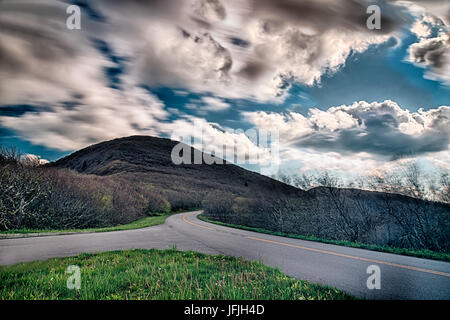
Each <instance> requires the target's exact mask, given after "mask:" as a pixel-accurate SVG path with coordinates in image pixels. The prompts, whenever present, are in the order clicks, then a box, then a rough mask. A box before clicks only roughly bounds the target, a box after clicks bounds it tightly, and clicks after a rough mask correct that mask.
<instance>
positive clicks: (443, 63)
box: [408, 4, 450, 85]
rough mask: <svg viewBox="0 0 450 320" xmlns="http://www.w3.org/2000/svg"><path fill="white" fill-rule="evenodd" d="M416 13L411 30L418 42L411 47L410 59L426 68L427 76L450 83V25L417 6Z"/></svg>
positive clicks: (449, 8)
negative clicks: (415, 19)
mask: <svg viewBox="0 0 450 320" xmlns="http://www.w3.org/2000/svg"><path fill="white" fill-rule="evenodd" d="M447 6H448V4H447ZM448 10H450V7H449V6H448ZM415 13H416V15H417V16H418V18H417V21H416V23H415V24H414V25H413V27H412V29H411V31H412V32H413V33H414V34H415V35H416V36H417V38H418V42H416V43H414V44H412V45H411V46H410V47H409V57H408V60H409V61H410V62H412V63H414V64H415V65H417V66H420V67H423V68H426V69H427V71H426V73H425V77H426V78H428V79H432V80H437V81H442V82H443V83H444V84H446V85H450V29H449V26H448V25H446V24H445V23H444V22H443V21H442V20H441V19H439V18H437V17H435V16H432V15H430V14H426V13H424V12H423V11H422V10H420V9H417V8H416V10H415Z"/></svg>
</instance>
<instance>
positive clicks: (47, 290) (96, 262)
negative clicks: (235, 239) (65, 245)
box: [0, 250, 353, 300]
mask: <svg viewBox="0 0 450 320" xmlns="http://www.w3.org/2000/svg"><path fill="white" fill-rule="evenodd" d="M70 265H76V266H78V267H80V271H81V286H80V289H79V290H77V289H72V290H71V289H68V288H67V280H68V277H69V275H67V274H66V273H65V271H66V269H67V267H68V266H70ZM0 283H1V284H2V286H1V287H0V299H2V300H6V299H15V300H22V299H27V300H28V299H33V300H34V299H84V300H86V299H101V300H118V299H127V300H129V299H152V300H159V299H164V300H166V299H220V300H222V299H224V300H230V299H242V300H251V299H271V300H298V299H300V300H304V299H305V300H334V299H353V298H352V297H351V296H350V295H348V294H346V293H344V292H342V291H340V290H337V289H334V288H330V287H326V286H321V285H317V284H312V283H310V282H308V281H300V280H296V279H294V278H291V277H288V276H286V275H284V274H283V273H282V272H280V271H279V270H277V269H274V268H270V267H267V266H265V265H263V264H261V263H259V262H254V261H246V260H243V259H241V258H232V257H228V256H210V255H204V254H200V253H194V252H179V251H176V250H163V251H159V250H131V251H112V252H104V253H98V254H81V255H78V256H75V257H69V258H57V259H51V260H47V261H36V262H30V263H21V264H18V265H14V266H7V267H0Z"/></svg>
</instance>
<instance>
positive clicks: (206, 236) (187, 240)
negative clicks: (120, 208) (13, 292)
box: [0, 212, 450, 299]
mask: <svg viewBox="0 0 450 320" xmlns="http://www.w3.org/2000/svg"><path fill="white" fill-rule="evenodd" d="M197 214H199V212H189V213H182V214H177V215H174V216H171V217H169V218H168V219H167V221H166V223H165V224H164V225H159V226H154V227H149V228H144V229H136V230H127V231H115V232H104V233H85V234H72V235H57V236H44V237H29V238H18V239H1V240H0V265H8V264H15V263H18V262H24V261H33V260H44V259H48V258H52V257H62V256H71V255H76V254H79V253H82V252H100V251H109V250H119V249H135V248H144V249H150V248H158V249H166V248H172V247H173V246H176V248H177V249H178V250H194V251H199V252H203V253H209V254H225V255H231V256H238V257H243V258H245V259H252V260H259V261H262V262H263V263H264V264H266V265H269V266H273V267H278V268H279V269H281V270H282V271H283V272H284V273H286V274H288V275H290V276H293V277H295V278H298V279H306V280H310V281H312V282H316V283H321V284H326V285H330V286H334V287H336V288H339V289H342V290H344V291H347V292H348V293H351V294H353V295H355V296H357V297H360V298H368V299H450V263H448V262H440V261H434V260H427V259H420V258H414V257H406V256H400V255H394V254H389V253H381V252H375V251H369V250H363V249H356V248H347V247H341V246H335V245H330V244H323V243H318V242H311V241H303V240H298V239H289V238H283V237H277V236H271V235H266V234H261V233H255V232H250V231H244V230H238V229H233V228H227V227H222V226H218V225H214V224H210V223H206V222H203V221H201V220H199V219H198V218H197ZM371 265H376V266H378V267H379V268H380V284H381V285H380V289H368V288H367V284H366V283H367V279H368V277H369V276H370V274H368V273H367V268H368V267H369V266H371Z"/></svg>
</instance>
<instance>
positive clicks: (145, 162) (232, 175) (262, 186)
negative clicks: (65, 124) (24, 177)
mask: <svg viewBox="0 0 450 320" xmlns="http://www.w3.org/2000/svg"><path fill="white" fill-rule="evenodd" d="M177 143H178V142H177V141H173V140H170V139H165V138H156V137H150V136H131V137H126V138H119V139H114V140H110V141H105V142H101V143H98V144H95V145H92V146H89V147H87V148H84V149H82V150H79V151H77V152H75V153H73V154H71V155H69V156H67V157H64V158H62V159H59V160H58V161H56V162H54V163H51V164H49V166H54V167H58V168H68V169H72V170H76V171H78V172H80V173H84V174H95V175H100V176H105V175H120V176H122V177H123V176H125V177H127V178H129V179H133V180H139V181H141V182H148V183H151V184H152V185H154V186H156V187H161V188H164V189H165V190H177V191H181V190H185V191H187V192H192V191H194V192H202V193H203V192H209V191H213V190H221V191H227V192H232V193H235V194H239V195H246V194H252V195H255V193H259V192H261V193H266V192H267V191H269V192H270V193H272V194H277V193H280V194H285V195H286V194H288V195H290V194H292V195H305V194H306V192H304V191H302V190H300V189H297V188H295V187H292V186H289V185H287V184H284V183H282V182H279V181H277V180H274V179H271V178H269V177H266V176H263V175H260V174H258V173H256V172H252V171H248V170H245V169H243V168H241V167H239V166H236V165H233V164H230V163H224V164H213V165H207V164H181V165H175V164H174V163H173V162H172V160H171V152H172V148H173V147H174V146H175V145H176V144H177ZM194 152H200V151H198V150H196V149H193V148H191V154H192V155H193V154H194Z"/></svg>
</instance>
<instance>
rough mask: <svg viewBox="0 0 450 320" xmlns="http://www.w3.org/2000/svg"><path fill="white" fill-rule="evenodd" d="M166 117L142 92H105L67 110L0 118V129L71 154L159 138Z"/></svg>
mask: <svg viewBox="0 0 450 320" xmlns="http://www.w3.org/2000/svg"><path fill="white" fill-rule="evenodd" d="M167 116H168V113H167V112H166V111H165V110H164V105H163V103H161V102H160V101H159V100H158V99H157V98H156V97H154V96H153V95H151V94H149V93H148V92H147V91H146V90H144V89H140V88H137V87H129V88H126V90H124V91H123V92H120V91H115V90H112V89H109V88H106V89H104V90H102V91H97V92H96V93H95V94H92V95H89V96H85V97H83V98H80V99H79V100H78V101H75V102H73V104H72V105H69V106H68V105H66V104H60V105H53V106H52V107H51V108H48V107H46V108H43V109H40V108H36V111H34V112H28V113H26V114H24V115H22V116H21V117H0V126H1V127H4V128H8V129H12V130H14V131H15V132H17V133H18V134H20V135H21V136H22V137H23V138H24V139H26V140H28V141H30V142H32V143H34V144H38V145H43V146H46V147H49V148H54V149H58V150H62V151H71V150H76V149H79V148H83V147H86V146H88V145H90V144H93V143H97V142H100V141H103V140H109V139H113V138H117V137H123V136H129V135H134V134H148V135H158V134H159V132H158V130H157V127H159V126H160V125H161V124H160V120H163V119H165V118H166V117H167Z"/></svg>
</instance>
